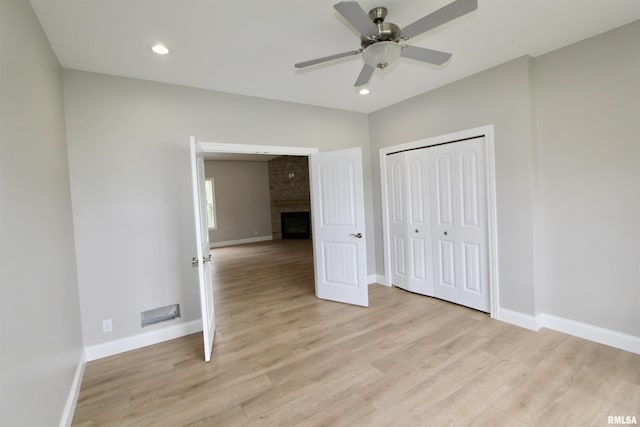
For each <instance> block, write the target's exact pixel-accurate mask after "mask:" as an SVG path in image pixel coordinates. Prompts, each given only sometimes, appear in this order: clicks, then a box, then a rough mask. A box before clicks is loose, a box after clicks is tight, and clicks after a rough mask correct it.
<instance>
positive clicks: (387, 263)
mask: <svg viewBox="0 0 640 427" xmlns="http://www.w3.org/2000/svg"><path fill="white" fill-rule="evenodd" d="M479 136H484V138H485V163H486V175H487V176H486V178H487V227H488V230H487V234H488V242H487V243H488V260H489V302H490V310H491V313H490V314H491V317H492V318H497V316H498V307H499V306H500V300H499V295H500V289H499V280H498V219H497V213H496V170H495V148H494V134H493V125H487V126H481V127H477V128H473V129H467V130H462V131H459V132H453V133H449V134H446V135H439V136H435V137H432V138H426V139H420V140H417V141H412V142H407V143H404V144H399V145H394V146H391V147H384V148H381V149H380V189H381V193H382V194H381V196H382V240H383V249H384V251H383V252H384V274H385V275H384V283H383V284H385V285H387V286H391V275H390V272H391V247H390V246H389V245H390V236H389V195H388V189H387V154H391V153H396V152H398V151H405V150H412V149H417V148H424V147H429V146H432V145H437V144H443V143H449V142H454V141H458V140H463V139H469V138H474V137H479Z"/></svg>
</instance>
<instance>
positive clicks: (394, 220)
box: [387, 153, 411, 291]
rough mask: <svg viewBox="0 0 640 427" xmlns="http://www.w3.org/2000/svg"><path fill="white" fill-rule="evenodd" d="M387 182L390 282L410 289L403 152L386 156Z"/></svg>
mask: <svg viewBox="0 0 640 427" xmlns="http://www.w3.org/2000/svg"><path fill="white" fill-rule="evenodd" d="M387 177H388V178H387V184H388V185H389V191H387V194H388V195H389V237H390V246H391V283H392V284H394V285H395V286H398V287H400V288H402V289H406V290H408V291H410V290H411V288H410V283H409V279H408V277H407V274H408V270H409V265H408V261H409V254H408V251H409V247H408V238H407V233H408V230H409V228H408V224H407V204H406V185H407V184H406V171H405V153H394V154H390V155H389V156H387Z"/></svg>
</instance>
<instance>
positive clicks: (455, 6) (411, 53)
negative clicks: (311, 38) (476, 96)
mask: <svg viewBox="0 0 640 427" xmlns="http://www.w3.org/2000/svg"><path fill="white" fill-rule="evenodd" d="M333 8H334V9H335V10H336V11H338V13H339V14H340V15H342V17H343V18H344V19H346V20H347V22H349V23H350V24H351V25H353V27H354V28H355V29H356V30H358V31H359V32H360V34H361V36H360V42H361V43H360V49H357V50H350V51H348V52H342V53H338V54H335V55H330V56H325V57H323V58H317V59H312V60H310V61H304V62H299V63H297V64H295V67H296V68H305V67H309V66H311V65H316V64H320V63H323V62H327V61H332V60H334V59H338V58H344V57H346V56H352V55H359V54H360V53H362V57H363V59H364V62H365V65H364V67H362V71H360V75H359V76H358V78H357V79H356V82H355V84H354V86H356V87H358V86H363V85H366V84H367V83H368V82H369V79H371V76H372V75H373V72H374V71H375V69H376V68H380V69H384V68H385V67H387V66H388V65H389V64H391V63H392V62H393V61H395V60H396V59H398V58H399V57H403V58H410V59H415V60H417V61H422V62H427V63H429V64H434V65H442V64H444V63H445V62H447V61H448V60H449V58H451V54H450V53H446V52H441V51H438V50H432V49H426V48H423V47H417V46H408V45H406V44H401V42H405V41H407V40H409V39H410V38H411V37H415V36H417V35H420V34H422V33H425V32H427V31H429V30H432V29H434V28H436V27H439V26H440V25H443V24H446V23H447V22H449V21H452V20H454V19H456V18H459V17H460V16H462V15H466V14H467V13H469V12H472V11H474V10H476V9H477V8H478V0H455V1H454V2H452V3H449V4H448V5H446V6H444V7H442V8H440V9H438V10H436V11H435V12H433V13H430V14H429V15H427V16H424V17H422V18H420V19H418V20H417V21H415V22H414V23H412V24H409V25H407V26H406V27H404V28H403V29H400V27H398V26H397V25H396V24H393V23H391V22H385V21H384V19H385V17H386V16H387V8H386V7H374V8H373V9H371V10H370V11H369V14H368V15H367V13H366V12H365V11H364V9H362V7H361V6H360V5H359V4H358V2H355V1H342V2H340V3H337V4H335V5H334V6H333Z"/></svg>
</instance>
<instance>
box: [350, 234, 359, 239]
mask: <svg viewBox="0 0 640 427" xmlns="http://www.w3.org/2000/svg"><path fill="white" fill-rule="evenodd" d="M349 236H353V237H355V238H357V239H362V233H358V234H353V233H351V234H349Z"/></svg>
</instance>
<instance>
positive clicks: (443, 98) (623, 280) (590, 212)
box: [369, 22, 640, 336]
mask: <svg viewBox="0 0 640 427" xmlns="http://www.w3.org/2000/svg"><path fill="white" fill-rule="evenodd" d="M638 40H640V23H639V22H635V23H632V24H629V25H627V26H625V27H622V28H619V29H617V30H613V31H611V32H608V33H605V34H602V35H600V36H597V37H594V38H592V39H589V40H585V41H582V42H580V43H577V44H575V45H572V46H569V47H566V48H563V49H560V50H557V51H555V52H552V53H549V54H547V55H544V56H541V57H538V58H535V59H531V58H520V59H517V60H514V61H511V62H509V63H506V64H503V65H501V66H498V67H496V68H493V69H490V70H487V71H485V72H482V73H480V74H477V75H475V76H472V77H470V78H467V79H465V80H462V81H459V82H456V83H453V84H451V85H449V86H446V87H443V88H440V89H437V90H435V91H432V92H430V93H427V94H423V95H420V96H417V97H415V98H413V99H410V100H408V101H405V102H402V103H399V104H396V105H394V106H391V107H388V108H386V109H383V110H380V111H377V112H375V113H372V114H371V115H370V116H369V118H370V133H371V143H372V147H371V149H372V153H374V154H373V155H372V168H373V172H374V183H375V188H374V193H373V194H374V204H375V206H376V209H375V211H376V216H375V226H376V235H378V236H379V235H380V232H381V218H380V215H381V214H380V211H379V209H378V206H380V198H379V191H380V189H379V168H378V167H377V164H378V162H379V159H378V158H377V157H378V156H377V155H376V154H377V153H376V152H377V151H378V149H379V148H380V147H386V146H391V145H396V144H399V143H402V142H408V141H414V140H418V139H423V138H427V137H430V136H434V135H441V134H445V133H449V132H453V131H456V130H461V129H468V128H472V127H476V126H481V125H486V124H494V125H495V148H496V174H497V177H496V179H497V183H496V185H497V205H498V212H497V214H498V244H499V262H500V269H499V276H500V291H501V292H500V303H501V306H502V307H504V308H507V309H511V310H514V311H518V312H521V313H524V314H530V315H535V314H537V313H546V314H550V315H555V316H559V317H562V318H566V319H570V320H576V321H579V322H584V323H587V324H591V325H595V326H599V327H603V328H607V329H611V330H614V331H618V332H623V333H627V334H631V335H634V336H640V310H638V307H637V304H638V301H640V263H638V250H637V243H636V242H638V241H639V240H640V226H639V225H638V224H639V223H638V220H637V218H640V142H639V141H640V139H639V138H638V135H637V130H636V128H637V122H638V119H639V118H640V103H638V99H640V79H638V76H639V75H640V50H638V48H637V44H638V43H637V42H638ZM381 245H382V239H381V238H378V239H377V241H376V247H377V248H378V250H377V251H376V254H377V259H376V265H377V267H378V273H379V274H382V273H383V270H384V265H383V262H382V246H381Z"/></svg>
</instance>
